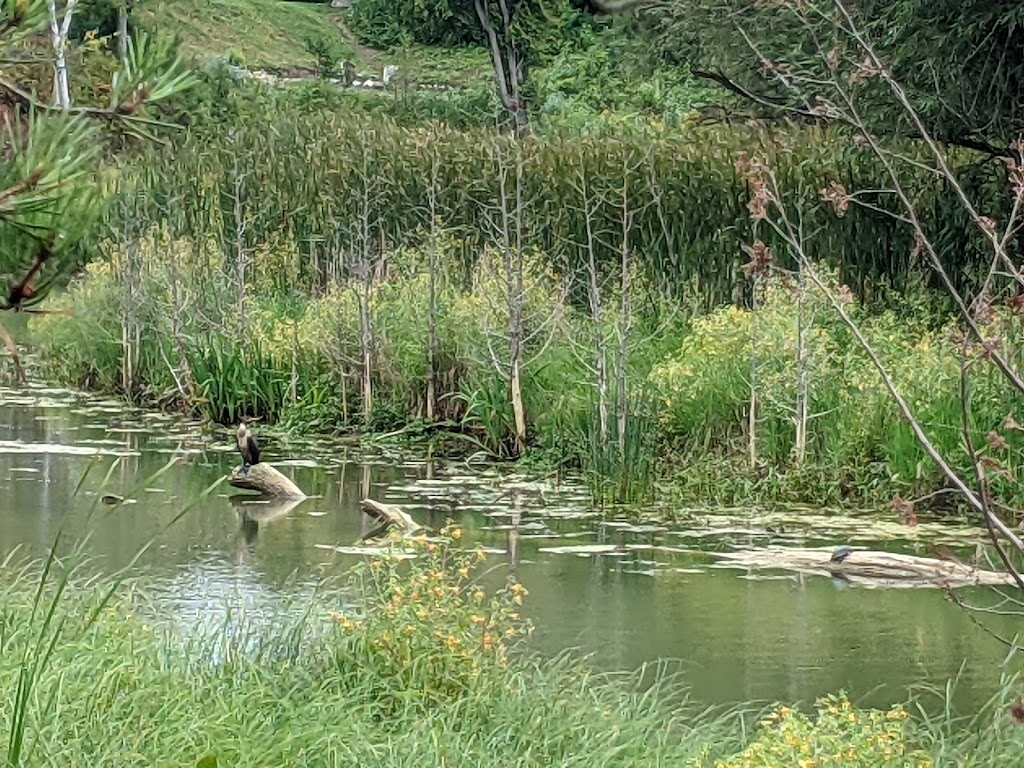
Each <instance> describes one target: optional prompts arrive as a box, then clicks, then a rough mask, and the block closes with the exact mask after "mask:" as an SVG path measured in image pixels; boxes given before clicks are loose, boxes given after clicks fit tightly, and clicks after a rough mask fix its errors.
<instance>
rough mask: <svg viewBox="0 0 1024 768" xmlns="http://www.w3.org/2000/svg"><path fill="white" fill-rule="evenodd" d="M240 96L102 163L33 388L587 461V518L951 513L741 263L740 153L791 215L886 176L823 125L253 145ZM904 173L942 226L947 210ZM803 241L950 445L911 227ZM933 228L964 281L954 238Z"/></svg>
mask: <svg viewBox="0 0 1024 768" xmlns="http://www.w3.org/2000/svg"><path fill="white" fill-rule="evenodd" d="M238 88H239V89H240V90H241V91H242V92H243V93H245V94H248V95H247V96H246V97H245V98H248V99H251V101H248V102H246V101H245V98H243V97H242V96H239V97H238V98H239V101H238V103H236V104H235V106H234V109H235V110H236V114H234V116H233V117H230V118H225V119H227V120H228V124H229V125H230V126H231V128H230V130H227V129H226V128H225V126H223V125H221V124H220V122H219V121H218V122H215V123H214V124H213V126H204V125H198V126H193V127H192V128H191V129H190V130H189V131H188V132H187V133H186V134H185V135H184V136H183V137H180V138H179V140H178V141H176V142H175V144H174V146H173V147H172V148H170V149H166V150H150V151H148V152H145V153H143V155H142V157H133V158H131V163H130V164H128V165H124V166H120V167H117V168H112V169H110V170H109V171H108V174H107V176H108V187H109V193H110V194H111V195H112V200H113V202H112V203H111V205H110V207H109V210H108V214H107V217H106V221H105V222H104V226H103V227H102V228H101V231H102V232H103V233H104V234H103V237H101V238H98V239H97V240H96V241H95V248H96V249H97V250H98V252H99V253H100V254H102V257H101V258H99V259H96V260H93V261H91V262H90V263H89V264H87V265H86V266H85V269H84V270H83V271H82V273H81V274H79V275H78V276H77V277H75V278H74V279H73V280H72V281H71V283H70V285H69V286H68V287H67V289H66V290H65V291H63V294H62V295H61V296H60V297H55V298H54V299H53V300H52V302H51V304H52V308H53V309H55V310H58V312H57V313H56V314H50V315H46V316H42V317H39V318H34V319H33V320H32V322H31V325H30V329H31V331H32V335H33V336H34V338H35V339H36V344H37V347H38V351H39V353H40V357H41V361H42V371H43V373H44V375H45V376H47V377H48V378H51V379H52V380H55V381H59V382H62V383H66V384H73V385H77V386H82V387H84V388H87V389H92V390H98V391H101V392H104V393H117V394H120V395H121V396H123V397H125V398H126V399H128V400H130V401H132V402H136V403H139V402H141V403H146V404H149V405H156V406H158V407H163V408H167V409H172V410H183V411H187V412H191V413H194V414H199V415H201V416H203V417H205V418H207V419H209V420H212V421H215V422H220V423H232V422H234V421H235V420H237V419H238V418H239V417H240V416H242V415H245V414H248V415H253V416H259V417H261V418H262V419H263V420H264V422H265V423H269V424H277V425H278V426H279V427H281V428H283V429H286V430H297V431H302V432H304V433H307V434H315V433H324V434H330V433H335V434H337V433H361V434H366V435H375V436H378V437H379V436H381V435H388V436H391V437H392V438H399V437H401V438H416V437H423V436H433V435H437V434H438V433H442V434H444V435H445V436H446V437H448V438H449V439H450V442H449V448H452V447H455V446H461V448H462V449H464V450H466V451H469V452H471V453H475V454H477V455H479V456H481V457H484V458H487V459H494V460H509V459H519V460H522V461H524V462H527V463H528V465H530V466H533V467H536V469H537V471H541V472H543V471H550V470H551V469H552V468H566V469H570V470H575V471H579V472H580V473H581V474H582V476H583V477H584V478H586V480H587V481H588V482H589V483H590V485H591V488H592V490H593V493H594V498H595V501H597V502H598V503H606V502H607V503H622V504H636V503H643V502H645V501H650V500H651V499H652V498H654V497H655V496H660V497H661V498H662V499H666V498H668V499H672V500H673V501H678V502H681V503H685V502H692V501H702V502H706V503H709V504H714V503H725V504H741V503H751V502H764V503H787V502H788V503H803V504H807V503H816V504H820V505H853V506H861V507H868V508H874V509H879V508H884V507H887V506H889V505H892V506H893V507H894V508H895V509H896V510H897V511H903V512H904V513H905V511H906V510H907V509H908V508H909V509H911V510H912V508H913V505H914V501H915V500H917V499H923V500H924V503H923V504H922V505H921V506H922V507H925V508H926V507H929V506H930V507H932V508H936V507H937V508H939V509H940V510H941V509H945V510H946V511H949V510H951V509H952V507H951V505H950V502H951V500H952V499H954V497H953V496H951V495H949V494H946V493H944V492H943V491H944V489H945V488H946V483H945V481H944V479H943V478H942V476H941V475H940V473H939V472H938V471H937V470H936V468H935V467H934V466H933V465H932V463H931V461H930V460H929V459H928V457H927V455H926V454H925V452H924V451H923V450H922V448H921V447H920V446H919V445H918V443H917V441H916V439H915V437H914V434H913V431H912V429H911V427H910V425H908V424H907V423H906V422H905V421H903V420H902V419H901V418H900V416H899V413H898V410H897V408H896V406H895V404H894V403H893V402H892V400H891V398H890V397H889V396H888V393H887V391H886V390H885V388H884V387H883V385H882V381H881V379H880V378H879V377H878V376H877V374H876V373H875V371H874V370H873V368H872V366H871V363H870V361H869V360H868V359H867V358H866V357H865V356H864V355H863V354H862V353H861V351H860V349H859V348H858V345H857V344H856V343H855V341H854V340H853V337H852V335H851V333H850V331H849V330H848V329H847V327H846V326H845V325H844V324H843V323H842V322H841V321H840V320H839V319H838V317H837V316H836V315H835V313H834V312H833V311H831V307H830V306H829V303H828V302H829V300H828V298H827V296H826V295H825V294H824V293H823V292H822V291H821V290H820V288H819V287H818V286H816V285H815V284H814V283H812V282H810V281H808V280H806V279H805V278H803V277H802V276H801V273H800V271H799V270H798V269H797V268H796V266H795V265H793V264H787V263H786V262H785V260H784V257H783V254H784V253H785V248H784V247H780V248H779V254H780V256H779V258H778V259H777V260H775V261H774V262H773V264H772V265H771V267H770V268H769V269H767V270H766V271H765V272H764V273H763V274H758V275H755V276H751V275H750V274H748V272H747V271H746V267H745V266H744V260H745V259H746V258H747V256H746V255H745V254H744V251H743V248H744V243H745V242H748V241H749V240H750V239H751V236H752V234H753V230H752V227H753V226H754V223H752V222H751V221H750V220H749V215H748V212H747V192H746V189H747V183H746V181H745V179H744V177H743V175H742V173H741V172H740V170H739V167H738V166H739V164H741V163H742V161H743V158H745V157H748V156H749V155H750V153H751V152H761V153H764V154H765V155H766V156H772V157H773V162H774V163H776V164H778V165H779V167H780V168H782V169H783V170H782V171H780V173H785V174H787V175H790V176H792V177H793V179H792V184H791V187H792V188H793V189H794V190H795V191H794V195H795V196H801V195H807V194H813V195H818V194H819V193H818V190H821V189H823V188H825V187H827V186H828V184H829V183H830V180H835V179H838V178H843V179H846V184H847V186H849V187H851V188H853V187H858V186H872V184H873V183H876V184H880V183H881V182H880V181H878V182H873V181H872V179H873V178H874V177H875V176H877V174H878V173H879V170H878V168H877V163H875V162H873V161H872V160H871V158H870V157H868V156H867V155H866V154H865V153H860V154H857V153H851V151H850V149H849V147H848V146H847V145H846V144H845V143H844V142H843V140H842V136H841V135H840V134H837V133H829V132H822V131H813V130H805V131H803V132H801V133H798V134H797V135H796V136H795V137H794V138H793V140H792V143H790V144H787V145H786V147H785V148H784V149H783V150H780V149H779V148H778V147H777V146H775V145H773V144H771V143H765V138H764V136H763V135H762V134H759V133H757V132H755V131H749V130H745V129H742V128H737V129H731V130H730V132H728V133H726V132H723V131H721V130H717V129H697V128H694V129H691V130H688V131H685V132H683V133H682V134H679V133H678V132H671V131H661V130H655V129H642V130H641V129H637V130H634V131H632V132H625V131H624V132H620V133H618V134H616V135H614V136H612V135H600V134H598V135H591V136H582V135H579V134H578V133H575V134H573V133H564V132H555V133H551V134H545V135H540V136H536V137H533V138H529V139H523V140H514V139H511V138H509V137H503V136H497V135H494V134H493V133H487V132H479V131H477V132H474V131H466V130H459V129H453V128H450V127H446V126H443V125H437V124H426V123H425V124H423V125H421V126H419V127H416V128H406V127H402V126H400V125H398V124H396V123H395V122H394V121H392V120H391V119H389V118H387V117H369V118H361V119H353V118H349V117H342V116H337V115H335V114H333V113H332V112H331V111H330V110H323V109H319V108H311V109H310V110H307V109H306V108H305V107H299V106H295V105H294V104H293V105H291V106H288V102H287V101H286V102H284V105H282V104H280V103H279V104H277V105H276V106H275V107H274V109H275V110H277V111H276V112H274V113H273V115H272V119H273V122H274V125H275V130H274V131H273V132H267V131H266V130H265V128H264V121H265V120H266V116H265V114H264V113H263V112H262V111H260V110H261V109H262V108H266V107H267V104H266V103H265V102H264V101H261V100H260V98H259V95H260V94H263V93H264V90H265V89H262V88H254V89H252V90H246V87H243V86H238ZM276 98H281V97H280V95H278V96H277V97H276ZM908 151H910V149H909V148H908ZM790 166H792V167H790ZM140 167H144V168H145V169H146V170H145V171H144V172H143V171H140V170H138V169H139V168H140ZM808 168H813V169H814V170H813V171H811V170H807V169H808ZM916 181H917V183H918V184H919V186H920V187H921V195H931V196H932V199H931V202H930V203H929V204H928V205H927V206H924V207H925V209H926V210H929V211H931V214H930V215H933V216H935V217H936V220H938V219H940V218H942V217H944V216H946V215H947V214H946V213H945V211H947V210H948V209H951V208H952V206H954V205H956V200H954V199H951V197H950V195H951V194H952V193H950V192H949V190H948V189H946V188H945V187H943V185H941V184H937V183H936V184H934V185H931V186H929V181H928V178H927V175H924V174H922V176H921V178H919V179H917V180H916ZM818 210H820V209H818ZM708 211H715V212H716V213H715V216H713V217H712V216H708V213H707V212H708ZM805 223H806V225H807V226H808V227H810V226H812V224H813V226H814V227H815V228H816V230H817V232H818V234H817V235H816V237H815V240H814V243H813V253H814V254H816V258H818V259H819V263H820V266H819V269H820V271H821V273H822V274H823V275H825V276H826V279H827V280H828V283H827V286H826V287H827V288H828V290H829V291H830V292H832V293H834V294H836V295H839V296H841V297H843V301H845V302H846V303H847V306H848V307H849V311H850V313H851V314H852V315H853V316H854V317H856V318H857V320H858V322H860V323H861V324H862V325H863V328H864V332H865V333H866V335H867V337H868V339H869V340H870V341H871V343H872V344H873V346H874V347H875V349H876V350H877V351H878V353H879V356H880V358H881V359H882V361H883V362H884V364H885V365H887V366H888V367H890V368H891V369H892V371H893V376H894V378H895V380H896V383H897V385H898V386H899V387H900V388H901V389H902V390H903V391H904V392H905V393H906V397H907V398H908V399H909V400H910V401H911V402H912V403H913V404H914V406H915V407H916V408H918V409H919V410H920V418H921V420H922V421H923V422H924V423H926V424H929V425H936V426H937V427H938V429H939V432H938V435H937V437H936V442H937V443H938V445H939V446H940V447H941V448H943V449H947V452H948V453H950V454H956V453H958V451H957V450H956V446H957V445H958V444H959V441H960V439H961V437H960V428H959V426H958V421H959V419H960V415H959V411H960V403H959V392H958V390H957V387H956V386H955V383H956V380H957V377H958V375H959V355H960V343H959V339H960V337H959V334H958V330H957V325H956V322H955V321H954V318H953V315H952V312H951V309H950V307H949V306H947V305H945V304H943V303H942V302H941V301H940V299H938V298H937V294H935V293H934V292H932V291H931V290H930V289H929V287H928V285H927V281H926V279H925V273H924V272H923V271H917V270H916V269H915V268H914V267H913V266H912V265H910V266H908V265H907V264H906V263H904V262H905V260H904V259H903V256H901V255H900V254H903V253H905V252H907V251H909V250H911V249H912V243H911V241H910V239H908V238H909V235H908V233H905V232H903V231H902V230H900V229H899V228H897V227H894V226H893V225H892V222H891V221H890V220H889V218H888V216H887V215H882V214H877V213H875V212H874V211H873V210H870V209H868V210H863V209H855V210H851V211H850V212H848V213H847V214H845V215H844V216H842V217H837V216H835V215H832V214H831V213H828V212H822V213H821V218H820V219H819V220H817V221H815V222H811V221H809V220H808V221H807V222H805ZM944 232H945V235H944V237H945V238H946V239H947V241H948V247H949V248H950V249H954V250H959V252H960V253H962V254H963V256H962V263H961V264H960V265H959V269H958V270H957V272H956V274H957V275H959V276H960V277H959V278H958V279H962V280H968V281H969V279H970V278H969V275H970V274H971V272H972V269H973V266H972V263H971V261H970V259H971V258H973V257H972V255H971V254H972V253H975V251H974V250H972V243H974V241H975V240H976V238H977V236H976V234H974V233H972V232H971V231H970V230H969V228H968V227H966V226H965V227H963V228H960V229H958V228H957V227H956V226H946V227H945V228H944ZM764 239H765V241H766V242H767V243H768V244H769V247H772V245H771V243H772V240H771V238H770V237H768V236H767V235H765V236H764ZM957 243H960V245H959V246H958V245H957ZM808 247H809V248H810V247H811V246H808ZM1020 325H1021V324H1020V320H1019V318H1018V315H1017V313H1016V312H1015V311H1014V310H1013V309H1012V307H993V309H992V311H991V312H990V314H989V315H988V317H987V318H986V320H985V326H984V328H985V330H986V331H987V332H990V333H991V334H992V335H993V336H1000V337H1002V338H1004V339H1007V340H1010V341H1013V340H1016V339H1018V338H1019V336H1020V331H1021V329H1020ZM752 402H753V403H754V406H753V408H754V418H752V417H751V403H752ZM1015 407H1016V399H1015V396H1014V393H1013V392H1012V391H1011V390H1009V389H1008V388H1006V387H1005V386H1003V385H1002V383H1001V382H1000V381H999V380H998V377H997V376H996V375H987V374H983V375H981V376H979V381H978V383H977V384H976V386H975V391H974V393H973V404H972V414H971V415H972V419H973V421H974V426H975V429H976V431H977V432H978V434H979V435H980V436H984V435H986V434H988V435H992V434H997V433H1000V432H1001V433H1002V436H1001V437H1000V441H999V442H998V444H994V445H993V446H992V450H993V452H994V454H996V455H995V456H994V458H997V459H999V460H1000V461H1002V462H1003V466H1004V467H1005V469H1006V472H1007V474H1008V475H1009V474H1012V473H1013V471H1014V464H1015V457H1016V456H1017V455H1018V453H1019V447H1020V445H1019V444H1020V441H1021V439H1022V438H1021V437H1020V432H1021V430H1020V429H1015V428H1013V425H1014V424H1016V416H1015V410H1014V409H1015ZM1022 418H1024V417H1022ZM942 425H948V427H947V428H943V427H942ZM1007 425H1009V426H1007ZM993 482H994V483H997V484H999V483H1002V484H1003V485H1005V486H1006V488H1005V489H1004V488H1000V491H1004V490H1005V491H1006V493H1007V494H1008V496H1007V498H1009V499H1013V498H1014V496H1013V494H1014V493H1015V490H1014V489H1015V487H1016V485H1015V483H1012V482H1009V481H1006V482H1004V481H1003V480H1002V479H1001V477H998V476H997V477H995V478H994V479H993ZM908 505H909V507H908Z"/></svg>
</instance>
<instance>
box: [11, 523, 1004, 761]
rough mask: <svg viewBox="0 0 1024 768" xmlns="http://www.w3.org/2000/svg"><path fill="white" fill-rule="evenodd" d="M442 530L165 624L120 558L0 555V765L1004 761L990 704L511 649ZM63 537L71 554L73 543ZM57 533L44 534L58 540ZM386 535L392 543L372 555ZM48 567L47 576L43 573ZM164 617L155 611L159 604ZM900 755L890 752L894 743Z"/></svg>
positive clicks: (998, 717) (520, 593)
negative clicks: (794, 685)
mask: <svg viewBox="0 0 1024 768" xmlns="http://www.w3.org/2000/svg"><path fill="white" fill-rule="evenodd" d="M460 538H461V532H460V531H459V530H458V529H457V528H453V527H450V526H449V527H448V528H447V529H445V530H444V531H443V532H442V533H441V534H440V535H437V536H431V537H421V538H418V539H414V540H405V541H398V542H394V543H393V544H392V546H391V548H390V549H388V550H386V554H385V555H384V556H379V557H374V558H372V559H370V560H368V561H366V562H364V563H363V564H361V565H359V566H357V567H356V569H355V571H354V572H353V573H352V574H351V576H352V578H351V579H346V580H345V582H344V584H342V582H337V583H332V584H331V585H324V586H323V587H322V588H321V589H318V590H317V592H316V593H315V594H314V595H313V596H312V597H306V598H301V599H296V600H294V601H282V602H281V603H280V604H279V605H278V606H277V607H276V608H275V609H272V611H271V615H269V616H261V617H258V618H256V619H255V620H252V619H250V620H243V619H240V618H239V617H232V616H231V615H230V614H229V615H227V616H226V617H225V619H224V621H223V622H221V623H218V624H215V625H212V626H209V627H207V629H206V630H205V631H201V632H199V633H196V634H191V635H187V636H182V635H180V633H174V632H172V631H170V630H169V629H168V628H167V624H166V621H161V620H160V618H159V617H157V621H155V622H151V621H150V619H149V617H147V616H146V614H147V604H146V603H145V601H144V595H142V594H141V593H139V592H137V591H135V590H128V589H127V588H126V582H125V578H124V572H121V573H119V574H116V575H114V576H113V577H109V578H106V577H105V578H99V579H96V578H88V577H86V576H85V575H84V572H83V571H82V570H80V569H76V570H69V569H68V568H67V565H68V563H69V562H70V561H69V560H68V559H67V558H57V557H54V556H51V557H49V558H47V559H46V560H45V561H44V562H43V563H42V564H40V563H38V562H30V563H27V564H24V565H22V566H20V567H16V566H15V565H14V564H13V562H12V559H11V558H8V561H7V562H5V563H3V565H2V566H0V647H2V651H3V652H2V653H0V692H2V693H3V694H4V695H2V696H0V736H3V737H6V741H7V743H8V752H7V762H8V764H9V765H153V764H160V765H168V766H196V765H212V764H214V761H216V764H219V765H232V766H265V765H266V766H269V765H309V766H321V765H322V766H340V765H353V764H356V765H361V764H368V765H383V766H421V765H442V764H443V765H450V766H491V765H493V766H538V767H539V766H548V765H569V766H572V765H579V766H636V765H641V766H642V765H652V766H653V765H659V766H669V765H671V766H689V767H691V768H731V767H732V766H758V767H759V768H793V766H796V765H800V764H801V763H800V762H799V761H800V760H817V761H818V762H816V763H815V764H816V765H817V764H822V765H824V764H826V763H825V762H824V761H823V760H822V758H823V757H824V756H825V755H840V756H841V757H842V759H841V760H840V761H839V762H836V763H835V764H836V765H839V764H842V765H855V766H872V767H873V766H880V765H889V764H891V765H894V766H895V765H901V766H906V765H913V766H915V768H919V767H923V766H932V765H934V766H943V765H958V766H959V765H970V766H974V765H977V766H982V765H1014V764H1016V763H1014V762H1013V760H1015V759H1016V757H1017V756H1019V754H1020V750H1021V747H1022V746H1024V736H1022V734H1024V729H1022V728H1020V727H1019V726H1015V725H1013V724H1012V722H1011V720H1010V719H1009V717H1008V715H1007V706H1008V703H1009V702H1011V701H1012V700H1013V698H1014V695H1015V691H1016V689H1017V687H1018V686H1017V682H1016V680H1015V679H1013V678H1010V677H1007V678H1006V679H1004V681H1003V686H1002V688H1001V690H1000V691H999V692H998V693H997V695H996V696H994V697H993V699H992V701H991V702H990V703H989V704H987V705H985V706H984V707H982V709H981V710H979V711H978V712H977V713H975V714H973V715H972V716H970V717H967V718H961V717H959V716H958V715H957V714H955V713H954V712H953V710H952V709H951V707H950V706H949V705H948V702H949V701H951V700H952V692H953V691H952V688H950V689H948V690H940V691H936V692H934V695H936V696H938V697H939V700H940V702H947V703H946V704H945V705H944V706H940V707H938V708H936V707H934V706H929V707H924V706H920V707H919V706H916V705H915V703H914V702H911V704H910V705H909V706H896V707H894V708H892V709H890V710H883V711H877V710H864V709H859V708H856V707H853V706H852V705H851V704H850V703H849V701H848V700H847V699H846V698H845V697H844V696H842V695H841V694H840V695H838V696H834V697H827V698H826V699H823V700H821V701H819V702H818V703H817V706H816V707H815V708H814V709H812V710H811V711H808V712H801V711H799V710H795V709H790V708H788V707H783V706H776V707H773V708H768V707H766V706H764V705H760V704H751V705H745V706H734V707H724V708H723V707H718V708H713V709H702V708H700V707H699V706H696V705H695V704H694V703H693V702H692V701H690V700H689V699H688V697H687V692H686V688H685V686H684V685H683V684H682V682H681V679H680V678H679V677H678V676H677V674H676V672H675V668H674V667H671V666H670V665H668V664H666V663H659V664H656V665H653V667H645V668H641V669H640V670H638V671H636V672H634V673H630V674H626V673H619V674H597V673H594V672H593V671H592V670H591V669H590V668H589V667H588V665H587V663H586V661H585V660H581V659H580V658H579V657H577V656H575V655H574V654H572V653H570V652H566V653H563V654H562V655H560V656H558V657H557V658H554V659H549V660H540V659H538V658H537V657H535V656H534V655H533V654H532V653H530V651H529V649H528V647H524V646H523V645H522V643H523V641H524V636H525V635H528V634H529V631H528V630H529V623H528V622H526V621H525V620H524V619H523V618H521V617H520V615H519V610H520V604H521V603H522V602H523V601H524V600H528V592H527V591H526V590H525V589H524V588H522V587H521V585H519V584H517V583H516V582H514V581H509V582H507V583H506V584H505V586H504V587H501V588H498V589H486V588H484V587H482V586H480V581H478V580H480V579H482V577H484V576H486V575H487V573H488V568H487V563H486V559H485V558H482V557H480V556H479V555H477V554H476V553H475V552H471V551H467V550H464V549H462V548H461V547H460V546H459V539H460ZM84 544H85V543H84V542H83V544H82V546H79V547H78V548H77V549H76V550H75V551H76V552H78V553H79V555H81V556H84V553H85V549H86V547H85V546H84ZM55 551H56V548H55ZM388 553H389V554H388ZM58 570H59V571H60V574H59V575H57V571H58ZM165 618H166V617H165ZM903 758H905V759H903Z"/></svg>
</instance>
